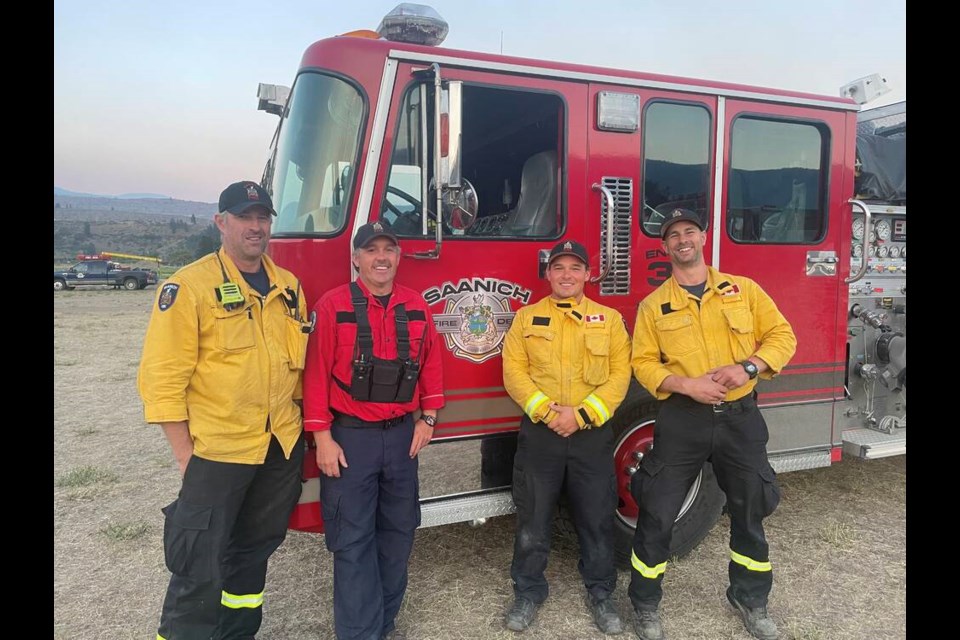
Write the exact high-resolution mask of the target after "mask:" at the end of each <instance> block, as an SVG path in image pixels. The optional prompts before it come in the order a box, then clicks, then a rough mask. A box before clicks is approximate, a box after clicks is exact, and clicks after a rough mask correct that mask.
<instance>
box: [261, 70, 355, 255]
mask: <svg viewBox="0 0 960 640" xmlns="http://www.w3.org/2000/svg"><path fill="white" fill-rule="evenodd" d="M363 107H364V105H363V98H362V97H361V95H360V92H359V91H358V90H357V89H356V88H355V87H354V86H352V85H351V84H349V83H348V82H346V81H345V80H342V79H340V78H335V77H333V76H328V75H323V74H320V73H303V74H301V75H300V76H299V77H298V78H297V81H296V83H294V85H293V89H292V90H291V93H290V98H289V100H288V102H287V109H286V111H285V112H284V114H283V116H282V119H281V122H280V135H279V139H278V141H277V146H276V149H275V150H274V155H273V157H272V158H271V162H270V165H269V166H268V174H267V176H266V178H267V180H268V181H269V182H271V183H272V193H273V202H274V207H275V208H276V210H277V214H278V215H277V219H276V221H275V222H274V224H273V235H275V236H284V235H303V234H311V235H314V234H315V235H328V234H334V233H337V232H338V231H339V230H340V229H341V228H342V227H343V225H344V222H345V220H346V218H347V211H346V208H347V206H348V205H349V203H350V194H351V193H352V191H353V185H354V172H353V171H352V168H353V167H354V166H355V165H356V163H357V152H358V146H359V136H360V122H361V118H362V117H363V113H364V108H363Z"/></svg>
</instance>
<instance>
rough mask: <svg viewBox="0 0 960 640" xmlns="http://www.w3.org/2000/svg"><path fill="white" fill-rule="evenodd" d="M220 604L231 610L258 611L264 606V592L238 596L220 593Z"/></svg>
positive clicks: (224, 592)
mask: <svg viewBox="0 0 960 640" xmlns="http://www.w3.org/2000/svg"><path fill="white" fill-rule="evenodd" d="M220 604H222V605H223V606H225V607H230V608H231V609H256V608H257V607H260V606H262V605H263V591H261V592H260V593H249V594H244V595H242V596H237V595H234V594H232V593H227V592H226V591H221V592H220Z"/></svg>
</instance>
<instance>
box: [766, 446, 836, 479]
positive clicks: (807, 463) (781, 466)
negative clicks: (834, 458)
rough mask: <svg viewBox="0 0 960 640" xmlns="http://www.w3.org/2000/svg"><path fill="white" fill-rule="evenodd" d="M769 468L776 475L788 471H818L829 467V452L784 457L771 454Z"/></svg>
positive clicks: (827, 450)
mask: <svg viewBox="0 0 960 640" xmlns="http://www.w3.org/2000/svg"><path fill="white" fill-rule="evenodd" d="M769 459H770V466H771V467H773V470H774V471H776V472H777V473H786V472H788V471H803V470H804V469H819V468H820V467H829V466H830V450H829V449H826V450H824V451H803V452H800V453H788V454H784V455H777V454H771V455H770V456H769Z"/></svg>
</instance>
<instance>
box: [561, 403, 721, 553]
mask: <svg viewBox="0 0 960 640" xmlns="http://www.w3.org/2000/svg"><path fill="white" fill-rule="evenodd" d="M656 416H657V407H656V404H653V403H646V404H639V405H637V406H635V407H632V408H631V409H629V410H628V411H626V412H621V413H620V415H618V416H617V417H615V418H614V421H613V422H612V423H611V425H610V427H611V428H612V429H613V432H614V435H615V436H616V444H615V445H614V453H613V457H614V468H615V470H616V482H617V513H616V515H615V517H614V555H615V558H616V561H617V564H618V565H619V566H620V567H622V568H629V567H630V555H631V552H632V548H633V534H634V531H635V530H636V528H637V515H638V513H639V508H638V507H637V503H636V502H635V501H634V499H633V496H632V495H631V494H630V477H631V476H630V474H629V473H628V469H629V468H630V467H634V466H636V464H637V459H636V456H635V455H634V454H635V453H637V452H640V453H644V454H645V453H646V452H647V451H649V450H650V448H651V446H652V445H653V427H654V423H655V421H656ZM640 473H643V472H642V471H641V472H640ZM725 502H726V499H725V497H724V495H723V492H722V491H721V490H720V486H719V485H718V484H717V478H716V476H715V475H714V473H713V466H712V465H711V464H710V463H709V462H707V463H705V464H704V465H703V469H702V470H701V471H700V475H699V476H697V479H696V480H694V482H693V484H692V485H691V487H690V490H689V491H688V492H687V496H686V498H684V501H683V505H682V506H681V508H680V514H679V515H678V516H677V520H676V522H674V525H673V537H672V538H671V541H670V555H671V556H676V557H678V558H681V557H683V556H685V555H686V554H688V553H689V552H690V551H692V550H693V549H694V548H695V547H696V546H697V545H698V544H700V542H701V541H702V540H703V539H704V538H705V537H707V534H708V533H709V532H710V530H711V529H712V528H713V525H715V524H716V523H717V520H719V519H720V514H721V512H722V511H723V505H724V503H725ZM572 515H573V514H572V513H570V510H569V508H567V507H566V505H565V504H564V503H563V502H561V506H560V512H559V517H558V518H557V529H558V530H559V531H561V532H564V533H567V534H570V535H573V536H575V535H576V530H575V529H574V525H573V517H572Z"/></svg>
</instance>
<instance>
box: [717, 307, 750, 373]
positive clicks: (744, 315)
mask: <svg viewBox="0 0 960 640" xmlns="http://www.w3.org/2000/svg"><path fill="white" fill-rule="evenodd" d="M723 317H724V318H726V320H727V326H729V327H730V348H731V350H732V352H733V358H734V360H736V361H737V362H742V361H744V360H746V359H747V358H749V357H750V356H752V355H753V352H754V351H756V348H757V340H756V338H755V337H754V335H753V314H752V313H750V309H748V308H746V307H734V308H732V309H724V310H723Z"/></svg>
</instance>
